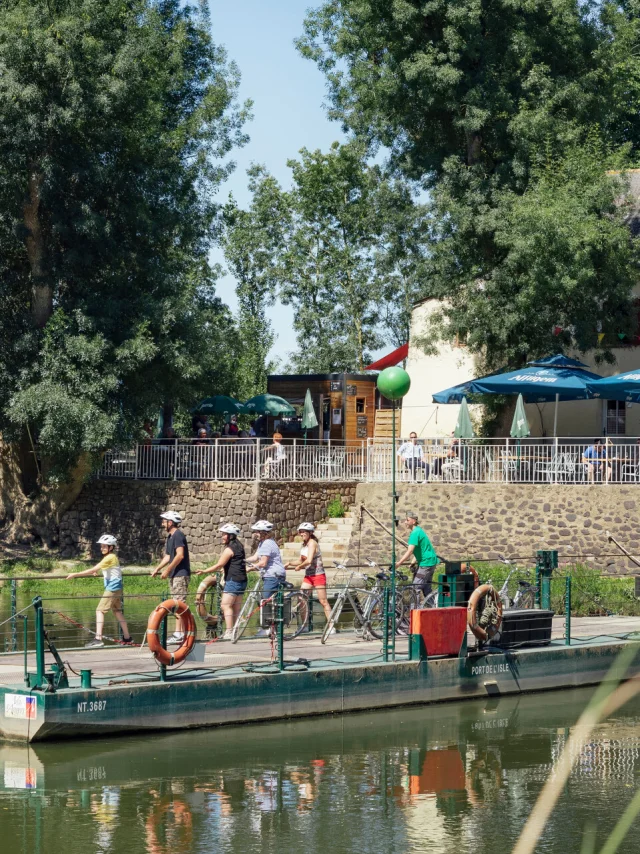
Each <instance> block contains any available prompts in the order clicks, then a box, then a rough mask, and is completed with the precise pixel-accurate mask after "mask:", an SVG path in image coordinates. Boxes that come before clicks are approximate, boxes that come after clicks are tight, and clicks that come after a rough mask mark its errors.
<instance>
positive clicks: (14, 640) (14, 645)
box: [11, 578, 18, 652]
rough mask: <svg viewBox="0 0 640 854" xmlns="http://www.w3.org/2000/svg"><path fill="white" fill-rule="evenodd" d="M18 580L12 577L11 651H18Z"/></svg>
mask: <svg viewBox="0 0 640 854" xmlns="http://www.w3.org/2000/svg"><path fill="white" fill-rule="evenodd" d="M17 613H18V582H17V581H16V579H15V578H12V579H11V652H17V651H18V619H17V617H16V614H17Z"/></svg>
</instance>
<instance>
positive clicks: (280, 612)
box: [276, 587, 284, 670]
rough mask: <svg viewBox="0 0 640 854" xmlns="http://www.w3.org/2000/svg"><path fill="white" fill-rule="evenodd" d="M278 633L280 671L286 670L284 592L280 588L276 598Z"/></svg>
mask: <svg viewBox="0 0 640 854" xmlns="http://www.w3.org/2000/svg"><path fill="white" fill-rule="evenodd" d="M276 614H277V616H276V631H277V636H278V670H284V590H283V588H282V587H279V588H278V594H277V596H276Z"/></svg>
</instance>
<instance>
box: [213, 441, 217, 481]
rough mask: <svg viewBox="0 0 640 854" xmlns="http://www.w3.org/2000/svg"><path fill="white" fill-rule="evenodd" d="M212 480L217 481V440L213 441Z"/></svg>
mask: <svg viewBox="0 0 640 854" xmlns="http://www.w3.org/2000/svg"><path fill="white" fill-rule="evenodd" d="M213 479H214V480H218V439H214V440H213Z"/></svg>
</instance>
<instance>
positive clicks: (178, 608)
mask: <svg viewBox="0 0 640 854" xmlns="http://www.w3.org/2000/svg"><path fill="white" fill-rule="evenodd" d="M169 614H174V615H175V616H176V617H180V618H181V619H182V627H183V629H184V630H185V631H184V639H183V641H182V643H181V644H180V646H179V647H178V648H177V649H176V651H175V652H169V651H168V650H166V649H165V648H164V647H163V646H162V644H161V643H160V636H159V634H158V629H159V628H160V624H161V623H162V621H163V620H164V618H165V617H166V616H168V615H169ZM195 642H196V621H195V619H194V616H193V614H192V613H191V611H190V610H189V606H188V605H187V604H186V602H179V601H178V600H177V599H165V601H164V602H161V603H160V604H159V605H158V606H157V607H156V608H155V609H154V610H153V611H152V612H151V614H150V615H149V622H148V623H147V643H148V644H149V649H150V650H151V652H152V653H153V655H154V657H155V659H156V661H159V662H160V664H166V665H167V666H168V667H171V665H172V664H180V662H181V661H184V659H185V658H186V657H187V656H188V655H189V653H190V652H191V650H192V649H193V645H194V643H195Z"/></svg>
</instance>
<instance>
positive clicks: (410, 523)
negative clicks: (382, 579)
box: [396, 513, 438, 596]
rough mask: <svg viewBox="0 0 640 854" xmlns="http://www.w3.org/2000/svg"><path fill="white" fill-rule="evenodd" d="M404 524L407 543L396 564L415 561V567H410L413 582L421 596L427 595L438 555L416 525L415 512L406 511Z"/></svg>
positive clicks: (429, 591) (416, 515)
mask: <svg viewBox="0 0 640 854" xmlns="http://www.w3.org/2000/svg"><path fill="white" fill-rule="evenodd" d="M405 525H406V526H407V528H408V530H409V532H410V533H409V544H408V548H407V550H406V552H405V553H404V554H403V555H402V557H401V558H400V560H399V561H398V563H397V564H396V566H400V565H401V564H403V563H412V562H414V561H415V569H414V567H413V566H412V567H411V571H412V572H413V584H414V586H415V587H418V588H419V589H420V590H421V591H422V594H423V596H428V595H429V594H430V593H431V582H432V581H433V574H434V572H435V571H436V566H437V564H438V556H437V555H436V553H435V551H434V548H433V546H432V545H431V540H430V539H429V537H428V536H427V535H426V533H425V532H424V531H423V530H422V528H421V527H420V526H419V525H418V514H417V513H407V518H406V521H405Z"/></svg>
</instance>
